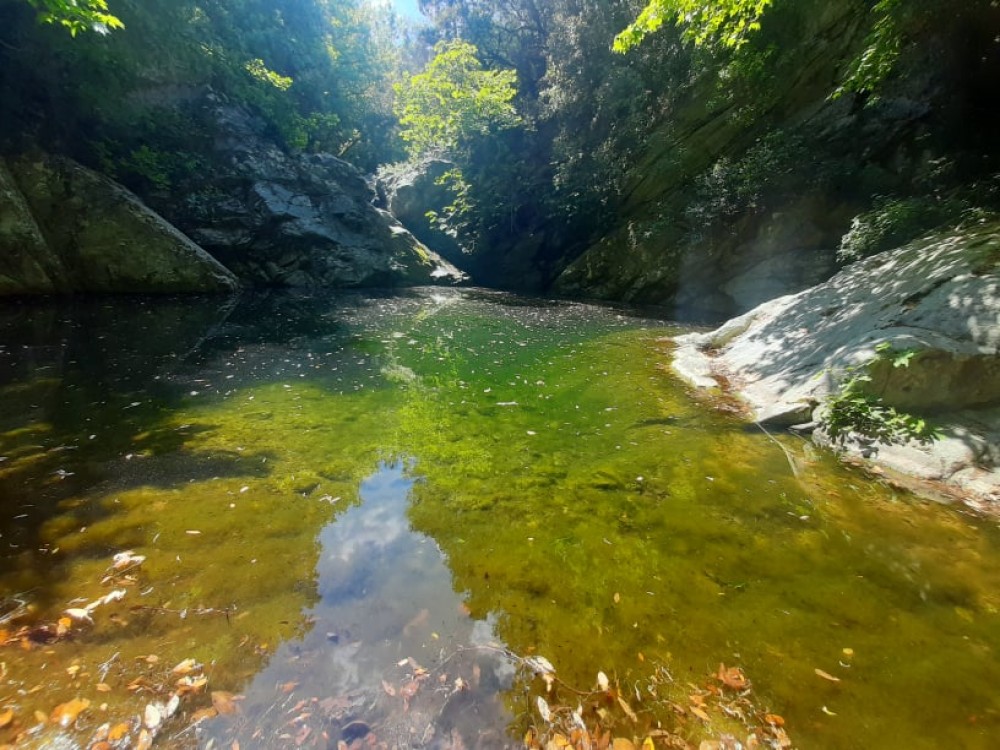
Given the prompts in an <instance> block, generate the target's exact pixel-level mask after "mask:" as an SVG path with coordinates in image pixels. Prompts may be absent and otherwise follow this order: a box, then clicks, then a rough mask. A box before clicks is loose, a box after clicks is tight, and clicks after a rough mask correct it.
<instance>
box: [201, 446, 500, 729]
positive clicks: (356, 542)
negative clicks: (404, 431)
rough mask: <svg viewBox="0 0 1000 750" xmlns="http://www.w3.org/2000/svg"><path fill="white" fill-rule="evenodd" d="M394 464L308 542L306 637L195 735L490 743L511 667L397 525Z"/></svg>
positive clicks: (403, 499) (399, 495) (426, 553)
mask: <svg viewBox="0 0 1000 750" xmlns="http://www.w3.org/2000/svg"><path fill="white" fill-rule="evenodd" d="M412 484H413V480H412V479H411V478H408V477H407V476H406V475H405V474H404V471H403V464H402V463H395V464H391V465H383V466H382V467H381V468H380V469H379V471H378V472H376V473H375V474H374V475H372V476H371V477H369V478H367V479H365V481H364V482H362V484H361V490H360V495H361V504H360V505H358V506H356V507H354V508H351V509H350V510H348V511H347V512H345V513H344V514H343V515H341V516H340V517H339V518H338V519H337V520H336V521H335V522H334V523H331V524H329V525H328V526H327V527H326V528H324V529H323V530H322V531H321V532H320V535H319V539H320V556H319V563H318V565H317V588H318V591H319V600H318V601H317V603H316V604H315V605H314V606H313V607H311V608H310V609H309V610H308V612H307V617H306V620H307V623H308V624H307V628H308V629H307V632H306V633H305V634H303V635H302V636H301V637H299V638H295V639H293V640H291V641H289V642H286V643H284V644H282V645H281V646H280V647H279V648H278V649H277V650H276V651H275V653H274V654H273V656H272V657H271V659H270V661H269V663H268V665H267V666H266V667H265V668H264V669H263V670H261V672H260V673H259V674H257V675H256V676H255V677H254V678H253V680H252V681H251V682H250V684H249V685H248V686H247V687H246V688H245V689H244V691H243V693H244V695H243V696H242V699H241V700H240V701H239V704H238V706H239V710H238V712H237V713H234V714H231V715H226V716H222V717H219V718H218V719H216V720H214V722H212V723H211V724H208V725H206V726H205V727H204V730H205V732H206V736H207V738H208V741H211V739H213V738H214V739H215V740H216V741H217V742H218V743H220V745H219V746H221V747H229V746H231V744H232V742H233V741H237V742H239V744H240V747H279V746H282V744H283V742H287V741H292V742H295V743H296V744H299V745H301V744H304V743H306V742H307V741H308V742H309V743H310V745H311V744H312V741H313V740H314V739H315V738H320V739H321V740H322V746H324V747H325V746H330V747H333V746H335V745H336V744H337V743H338V742H345V744H350V743H351V742H354V741H356V740H359V739H361V738H364V739H365V742H366V743H369V744H372V745H388V746H390V747H410V746H413V747H418V746H426V745H434V746H438V745H440V744H441V743H445V744H447V745H449V746H459V747H461V746H464V747H468V748H474V747H491V746H495V745H500V744H503V743H504V742H505V739H506V738H505V735H504V729H505V727H506V725H507V723H508V722H509V719H510V717H509V715H508V714H507V711H506V709H505V707H504V706H503V704H502V703H500V702H499V701H498V700H497V696H498V695H499V694H500V692H501V691H502V690H504V689H507V688H509V687H510V682H511V678H512V677H513V672H514V670H513V668H512V667H511V666H510V664H509V663H508V662H507V661H506V660H505V659H504V658H503V656H502V651H501V649H500V648H499V645H498V644H497V643H496V642H495V639H494V637H493V634H492V632H491V627H490V625H489V622H488V621H487V620H478V621H475V620H472V619H471V618H470V617H469V612H468V609H467V608H466V607H465V605H464V604H463V603H462V600H461V598H460V597H459V596H458V595H457V594H456V593H455V592H454V591H453V590H452V588H451V576H450V574H449V572H448V568H447V565H446V561H445V559H444V557H443V555H442V553H441V551H440V549H439V548H438V547H437V545H436V544H435V543H434V540H433V539H431V538H429V537H427V536H425V535H423V534H419V533H416V532H414V531H412V530H411V529H410V527H409V522H408V521H407V519H406V511H407V505H408V501H409V492H410V488H411V486H412Z"/></svg>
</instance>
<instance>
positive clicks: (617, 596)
mask: <svg viewBox="0 0 1000 750" xmlns="http://www.w3.org/2000/svg"><path fill="white" fill-rule="evenodd" d="M613 598H614V600H615V604H618V602H620V601H621V600H622V595H621V594H619V593H618V592H617V591H616V592H615V595H614V597H613ZM617 741H618V740H617V739H615V742H617Z"/></svg>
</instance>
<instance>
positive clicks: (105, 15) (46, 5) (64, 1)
mask: <svg viewBox="0 0 1000 750" xmlns="http://www.w3.org/2000/svg"><path fill="white" fill-rule="evenodd" d="M27 1H28V4H29V5H31V7H32V8H34V9H35V10H37V11H38V20H39V22H40V23H55V24H59V25H60V26H64V27H65V28H66V29H67V30H68V31H69V33H70V36H76V35H77V34H78V33H80V32H81V31H94V32H97V33H98V34H107V33H108V32H109V31H110V30H111V29H122V28H125V24H123V23H122V22H121V20H120V19H119V18H118V17H117V16H114V15H112V14H111V13H109V12H108V4H107V2H105V0H27Z"/></svg>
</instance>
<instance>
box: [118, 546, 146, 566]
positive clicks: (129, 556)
mask: <svg viewBox="0 0 1000 750" xmlns="http://www.w3.org/2000/svg"><path fill="white" fill-rule="evenodd" d="M111 560H112V567H113V568H114V569H115V570H124V569H125V568H130V567H132V566H135V565H142V563H143V562H144V561H145V560H146V557H145V556H144V555H137V554H135V553H134V552H133V551H132V550H130V549H129V550H125V551H124V552H119V553H118V554H117V555H115V556H114V557H113V558H111Z"/></svg>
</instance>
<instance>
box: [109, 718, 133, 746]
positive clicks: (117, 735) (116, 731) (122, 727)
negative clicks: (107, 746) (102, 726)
mask: <svg viewBox="0 0 1000 750" xmlns="http://www.w3.org/2000/svg"><path fill="white" fill-rule="evenodd" d="M129 729H130V727H129V725H128V723H127V722H124V721H123V722H121V723H120V724H115V725H114V726H113V727H111V729H110V730H109V731H108V742H114V743H117V742H119V741H120V740H122V739H124V738H125V737H128V735H129Z"/></svg>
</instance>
